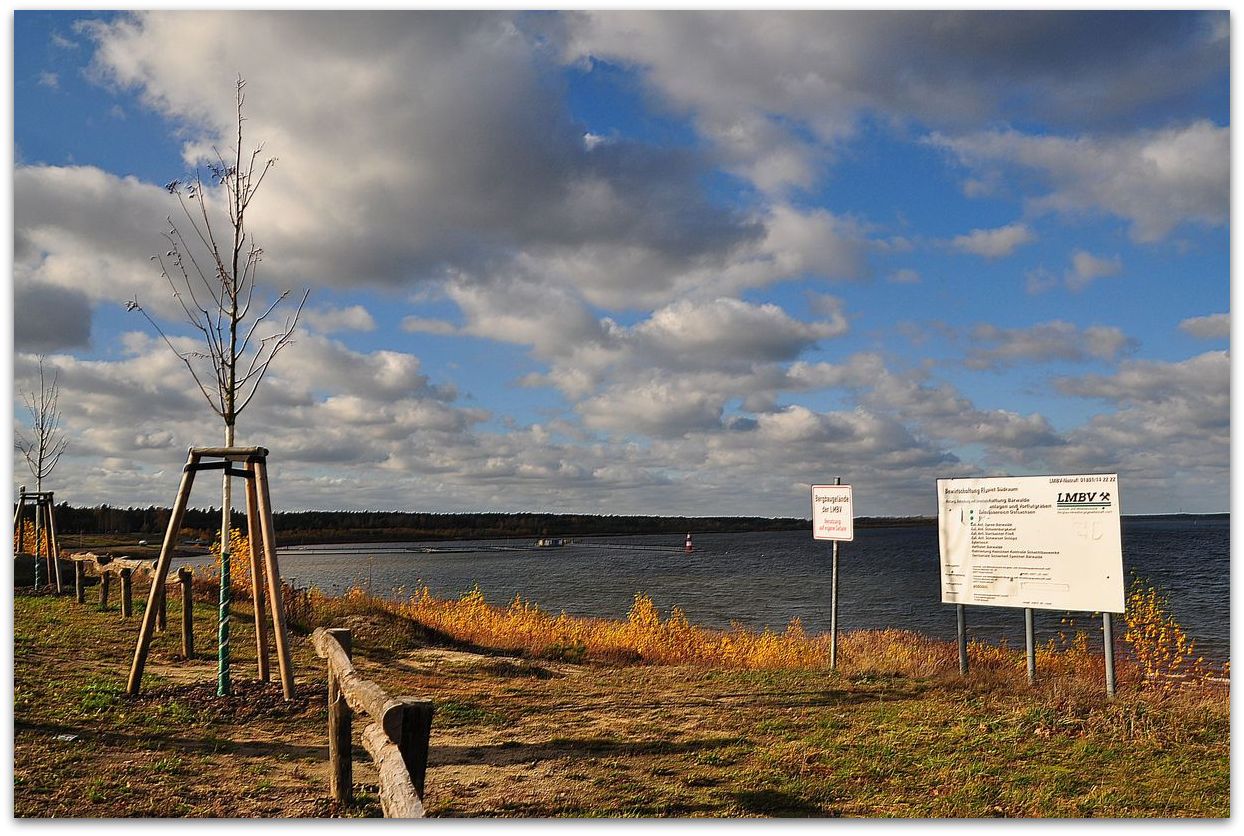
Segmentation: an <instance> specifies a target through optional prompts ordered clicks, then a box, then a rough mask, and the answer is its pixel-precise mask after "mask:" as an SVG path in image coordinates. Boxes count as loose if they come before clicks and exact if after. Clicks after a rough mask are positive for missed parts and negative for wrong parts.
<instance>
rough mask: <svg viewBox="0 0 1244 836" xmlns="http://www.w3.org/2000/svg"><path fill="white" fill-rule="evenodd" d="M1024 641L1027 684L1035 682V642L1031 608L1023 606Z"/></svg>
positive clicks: (1034, 683)
mask: <svg viewBox="0 0 1244 836" xmlns="http://www.w3.org/2000/svg"><path fill="white" fill-rule="evenodd" d="M1024 641H1025V644H1026V647H1027V649H1028V684H1029V685H1036V684H1037V643H1036V640H1035V639H1034V638H1033V629H1032V608H1031V607H1025V608H1024Z"/></svg>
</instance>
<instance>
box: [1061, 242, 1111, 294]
mask: <svg viewBox="0 0 1244 836" xmlns="http://www.w3.org/2000/svg"><path fill="white" fill-rule="evenodd" d="M1122 272H1123V259H1121V258H1119V257H1118V256H1117V255H1116V256H1111V257H1109V258H1102V257H1100V256H1095V255H1093V254H1092V253H1089V252H1085V251H1084V250H1076V251H1075V252H1073V253H1072V254H1071V271H1070V272H1069V273H1067V287H1069V288H1070V289H1071V290H1083V289H1084V288H1086V287H1088V286H1089V285H1090V284H1092V283H1093V282H1094V281H1095V280H1097V279H1100V278H1104V277H1106V276H1117V275H1119V274H1120V273H1122Z"/></svg>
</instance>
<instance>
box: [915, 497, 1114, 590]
mask: <svg viewBox="0 0 1244 836" xmlns="http://www.w3.org/2000/svg"><path fill="white" fill-rule="evenodd" d="M937 538H938V545H939V546H940V549H941V558H942V603H945V604H973V605H983V606H994V607H1031V608H1033V609H1047V610H1087V611H1099V612H1112V613H1121V612H1123V543H1122V536H1121V527H1120V522H1119V482H1118V477H1117V476H1116V475H1115V474H1093V475H1085V476H1012V477H998V478H989V479H938V480H937Z"/></svg>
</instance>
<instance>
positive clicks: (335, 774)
mask: <svg viewBox="0 0 1244 836" xmlns="http://www.w3.org/2000/svg"><path fill="white" fill-rule="evenodd" d="M327 632H328V634H329V635H330V636H332V637H333V638H334V639H336V641H337V643H338V644H340V645H341V649H342V650H344V651H345V652H346V657H347V658H349V657H350V655H351V653H352V651H353V642H352V641H351V639H350V631H349V630H346V629H344V628H339V627H338V628H333V629H331V630H328V631H327ZM353 715H354V712H353V711H351V709H350V704H349V703H347V702H346V697H345V694H343V693H342V692H341V683H340V681H339V680H338V678H337V672H336V671H334V670H333V666H332V665H331V664H329V666H328V763H329V772H328V786H329V792H330V794H331V795H332V797H333V799H334V800H335V801H337V802H338V803H340V804H352V803H354V771H353V770H354V763H353V761H352V760H351V758H350V747H351V743H350V738H351V722H352V720H353Z"/></svg>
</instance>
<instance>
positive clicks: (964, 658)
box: [955, 604, 968, 676]
mask: <svg viewBox="0 0 1244 836" xmlns="http://www.w3.org/2000/svg"><path fill="white" fill-rule="evenodd" d="M955 616H956V619H955V620H956V621H957V622H958V627H959V675H960V676H967V675H968V625H967V616H966V614H965V613H964V608H963V604H955Z"/></svg>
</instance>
